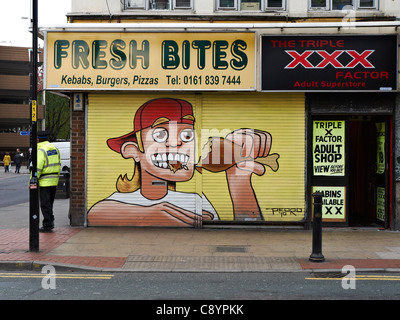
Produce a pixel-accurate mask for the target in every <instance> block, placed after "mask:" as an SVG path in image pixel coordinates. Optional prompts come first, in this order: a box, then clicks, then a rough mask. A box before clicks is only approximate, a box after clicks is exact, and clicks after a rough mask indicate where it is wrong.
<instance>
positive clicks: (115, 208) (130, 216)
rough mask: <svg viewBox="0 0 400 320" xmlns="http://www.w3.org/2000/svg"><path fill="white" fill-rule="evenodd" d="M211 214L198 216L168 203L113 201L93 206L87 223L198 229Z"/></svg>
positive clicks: (206, 213)
mask: <svg viewBox="0 0 400 320" xmlns="http://www.w3.org/2000/svg"><path fill="white" fill-rule="evenodd" d="M212 219H213V214H212V213H210V212H208V211H203V215H198V214H195V213H193V212H190V211H188V210H185V209H182V208H180V207H178V206H175V205H173V204H171V203H168V202H161V203H158V204H154V205H150V206H142V205H136V204H128V203H123V202H119V201H115V200H103V201H100V202H98V203H97V204H95V205H94V206H93V207H92V208H91V209H90V211H89V215H88V222H89V224H93V225H99V224H100V225H101V224H102V222H104V221H107V224H110V223H112V221H113V222H114V223H115V224H117V225H121V224H123V225H129V226H154V225H159V226H175V227H188V226H194V227H199V226H200V225H201V221H202V220H212Z"/></svg>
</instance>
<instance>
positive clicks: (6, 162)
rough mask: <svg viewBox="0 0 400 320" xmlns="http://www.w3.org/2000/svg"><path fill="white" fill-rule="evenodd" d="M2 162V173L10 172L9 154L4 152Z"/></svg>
mask: <svg viewBox="0 0 400 320" xmlns="http://www.w3.org/2000/svg"><path fill="white" fill-rule="evenodd" d="M3 162H4V172H10V170H9V169H10V168H9V165H10V163H11V157H10V153H9V152H6V155H5V156H4V158H3Z"/></svg>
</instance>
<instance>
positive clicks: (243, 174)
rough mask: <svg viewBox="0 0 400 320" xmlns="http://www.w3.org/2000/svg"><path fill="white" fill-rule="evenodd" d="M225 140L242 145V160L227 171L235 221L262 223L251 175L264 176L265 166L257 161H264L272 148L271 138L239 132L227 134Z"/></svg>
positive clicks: (258, 133) (248, 131) (267, 135)
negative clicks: (259, 159)
mask: <svg viewBox="0 0 400 320" xmlns="http://www.w3.org/2000/svg"><path fill="white" fill-rule="evenodd" d="M225 139H227V140H230V141H232V142H233V143H234V144H236V145H239V146H241V157H243V158H245V159H246V160H245V161H241V162H239V161H237V162H236V165H234V166H232V167H230V168H229V169H227V170H226V177H227V181H228V188H229V193H230V195H231V199H232V203H233V210H234V215H235V220H263V216H262V214H261V210H260V207H259V205H258V201H257V197H256V195H255V192H254V190H253V187H252V184H251V175H252V174H253V173H255V174H256V175H258V176H261V175H263V174H264V173H265V167H264V165H262V164H261V163H259V162H257V161H255V159H257V158H265V157H267V156H268V155H269V151H270V149H271V135H270V134H269V133H268V132H265V131H260V130H253V129H239V130H235V131H234V132H232V133H230V134H228V135H227V136H226V137H225Z"/></svg>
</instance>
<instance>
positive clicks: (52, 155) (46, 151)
mask: <svg viewBox="0 0 400 320" xmlns="http://www.w3.org/2000/svg"><path fill="white" fill-rule="evenodd" d="M37 148H38V151H37V177H38V179H39V187H51V186H57V185H58V179H59V178H60V171H61V156H60V151H59V150H58V149H57V148H56V147H54V146H53V145H52V144H51V143H50V142H49V141H44V142H40V143H38V145H37Z"/></svg>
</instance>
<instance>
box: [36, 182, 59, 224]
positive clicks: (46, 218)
mask: <svg viewBox="0 0 400 320" xmlns="http://www.w3.org/2000/svg"><path fill="white" fill-rule="evenodd" d="M56 190H57V187H56V186H54V187H40V188H39V194H40V209H41V210H42V214H43V227H44V228H51V229H52V228H54V214H53V203H54V198H55V197H56Z"/></svg>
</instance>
